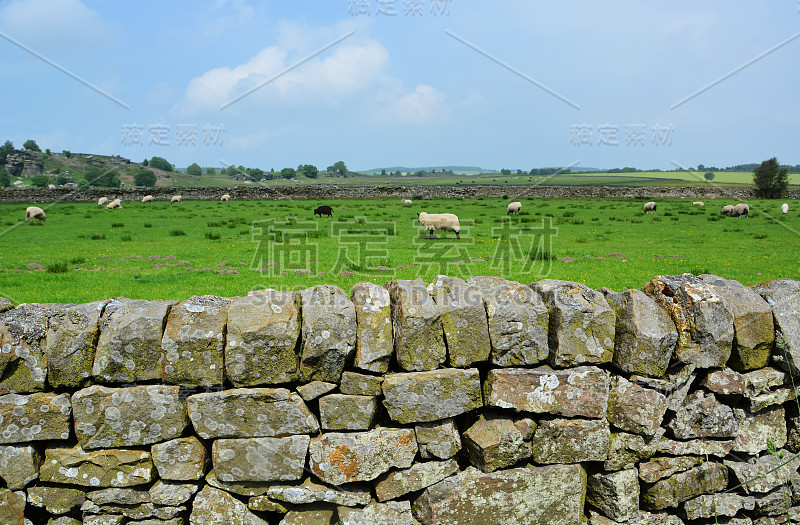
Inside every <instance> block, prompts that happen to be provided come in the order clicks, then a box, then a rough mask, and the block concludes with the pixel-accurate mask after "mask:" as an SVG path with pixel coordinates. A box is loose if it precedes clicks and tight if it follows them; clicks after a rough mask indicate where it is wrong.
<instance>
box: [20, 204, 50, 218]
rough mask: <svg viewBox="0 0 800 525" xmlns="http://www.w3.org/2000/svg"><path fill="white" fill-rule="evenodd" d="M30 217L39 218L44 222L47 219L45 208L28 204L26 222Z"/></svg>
mask: <svg viewBox="0 0 800 525" xmlns="http://www.w3.org/2000/svg"><path fill="white" fill-rule="evenodd" d="M28 219H31V220H33V219H39V220H40V221H42V222H44V221H46V220H47V215H45V214H44V210H43V209H41V208H39V207H38V206H28V207H27V208H26V209H25V222H28Z"/></svg>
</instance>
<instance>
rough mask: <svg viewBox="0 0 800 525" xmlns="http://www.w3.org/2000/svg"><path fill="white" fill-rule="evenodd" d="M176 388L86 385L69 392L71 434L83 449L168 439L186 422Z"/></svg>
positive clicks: (181, 430)
mask: <svg viewBox="0 0 800 525" xmlns="http://www.w3.org/2000/svg"><path fill="white" fill-rule="evenodd" d="M178 391H179V387H177V386H168V385H146V386H135V387H131V388H107V387H104V386H98V385H94V386H90V387H88V388H84V389H83V390H79V391H78V392H76V393H75V394H73V395H72V407H73V415H74V419H75V434H76V435H77V437H78V444H79V445H80V446H81V447H82V448H83V449H84V450H91V449H96V448H118V447H132V446H138V445H149V444H152V443H158V442H161V441H168V440H170V439H174V438H177V437H179V436H180V435H181V434H183V430H184V429H185V428H186V427H187V426H188V424H189V418H188V416H187V413H186V402H185V401H183V400H182V399H180V398H179V395H178Z"/></svg>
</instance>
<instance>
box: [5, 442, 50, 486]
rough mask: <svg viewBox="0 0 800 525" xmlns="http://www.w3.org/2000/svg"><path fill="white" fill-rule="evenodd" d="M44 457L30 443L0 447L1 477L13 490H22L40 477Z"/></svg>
mask: <svg viewBox="0 0 800 525" xmlns="http://www.w3.org/2000/svg"><path fill="white" fill-rule="evenodd" d="M41 464H42V457H41V455H40V454H39V452H38V451H37V450H36V449H35V448H33V447H32V446H30V445H23V446H13V445H9V446H5V447H0V478H3V481H5V482H6V487H8V488H9V489H11V490H22V489H24V488H25V486H26V485H27V484H28V483H30V482H31V481H33V480H35V479H37V478H38V477H39V467H40V466H41Z"/></svg>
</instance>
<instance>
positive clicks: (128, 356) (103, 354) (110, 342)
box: [92, 297, 176, 383]
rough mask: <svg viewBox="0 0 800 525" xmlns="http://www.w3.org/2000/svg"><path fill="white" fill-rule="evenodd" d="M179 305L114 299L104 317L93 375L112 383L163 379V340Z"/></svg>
mask: <svg viewBox="0 0 800 525" xmlns="http://www.w3.org/2000/svg"><path fill="white" fill-rule="evenodd" d="M175 304H176V301H142V300H138V299H136V300H134V299H126V298H124V297H122V298H119V299H112V300H111V302H110V303H108V304H107V305H106V307H105V310H103V315H102V316H101V317H100V337H99V339H98V340H97V349H96V351H95V355H94V365H93V366H92V374H93V375H95V376H97V377H98V378H101V379H103V380H104V381H105V382H109V383H136V382H138V381H151V380H156V379H161V337H162V335H163V333H162V330H163V328H164V324H165V323H166V320H167V314H168V313H169V310H170V308H171V307H172V306H173V305H175Z"/></svg>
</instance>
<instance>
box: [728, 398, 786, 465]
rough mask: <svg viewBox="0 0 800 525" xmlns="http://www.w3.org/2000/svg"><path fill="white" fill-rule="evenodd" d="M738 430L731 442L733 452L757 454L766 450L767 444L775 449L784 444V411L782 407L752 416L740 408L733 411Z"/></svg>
mask: <svg viewBox="0 0 800 525" xmlns="http://www.w3.org/2000/svg"><path fill="white" fill-rule="evenodd" d="M733 415H734V417H735V418H736V423H737V424H738V426H739V430H738V432H737V434H736V437H735V438H734V440H733V444H732V446H733V451H734V452H745V453H747V454H758V453H759V452H764V451H766V450H767V446H768V443H769V442H772V444H773V445H775V447H776V448H782V447H783V446H784V445H785V444H786V440H787V434H788V431H787V429H786V411H785V410H784V408H783V407H782V406H780V407H772V408H769V409H766V410H763V411H761V412H758V413H755V414H752V413H750V412H749V411H747V410H744V409H741V408H735V409H733Z"/></svg>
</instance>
